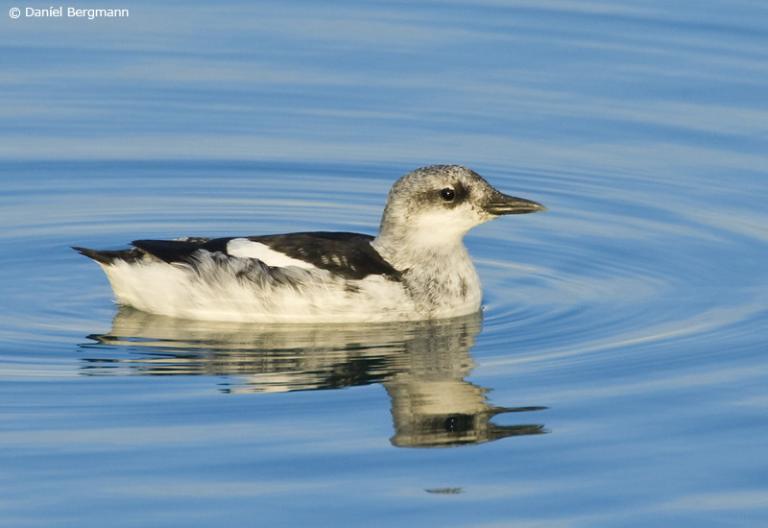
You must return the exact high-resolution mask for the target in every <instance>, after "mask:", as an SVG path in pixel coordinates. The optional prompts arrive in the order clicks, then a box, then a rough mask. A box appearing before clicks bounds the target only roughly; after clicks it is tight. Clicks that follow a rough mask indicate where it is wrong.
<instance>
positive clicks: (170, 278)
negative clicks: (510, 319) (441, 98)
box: [72, 165, 546, 323]
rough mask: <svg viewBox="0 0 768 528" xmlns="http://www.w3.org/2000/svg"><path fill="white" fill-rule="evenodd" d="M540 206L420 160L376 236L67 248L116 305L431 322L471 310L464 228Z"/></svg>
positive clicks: (222, 316)
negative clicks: (90, 266) (96, 269)
mask: <svg viewBox="0 0 768 528" xmlns="http://www.w3.org/2000/svg"><path fill="white" fill-rule="evenodd" d="M545 209H546V208H545V207H544V206H543V205H542V204H540V203H538V202H535V201H533V200H528V199H525V198H519V197H515V196H510V195H507V194H504V193H502V192H500V191H498V190H497V189H495V188H494V187H493V186H491V184H489V183H488V182H487V181H486V180H485V179H484V178H483V177H482V176H480V175H479V174H478V173H476V172H475V171H473V170H471V169H468V168H466V167H463V166H460V165H430V166H426V167H422V168H419V169H416V170H414V171H412V172H409V173H408V174H406V175H404V176H402V177H401V178H400V179H398V180H397V181H396V182H395V183H394V185H393V186H392V188H391V189H390V191H389V195H388V198H387V202H386V205H385V207H384V212H383V214H382V217H381V223H380V226H379V232H378V234H377V235H376V236H372V235H368V234H361V233H349V232H327V231H315V232H312V231H310V232H297V233H287V234H271V235H257V236H234V237H223V238H205V237H186V238H178V239H175V240H134V241H133V242H132V243H131V247H130V248H127V249H122V250H116V251H115V250H94V249H89V248H86V247H79V246H73V247H72V248H73V249H75V250H76V251H78V252H80V253H82V254H83V255H85V256H87V257H90V258H91V259H93V260H95V261H96V262H97V263H98V264H99V265H100V266H101V268H102V270H103V271H104V272H105V274H106V276H107V278H108V280H109V282H110V285H111V286H112V290H113V292H114V295H115V300H116V302H117V303H118V304H120V305H127V306H131V307H133V308H136V309H138V310H141V311H145V312H149V313H154V314H159V315H165V316H170V317H177V318H182V319H194V320H209V321H235V322H258V323H335V322H341V323H349V322H357V323H375V322H389V321H418V320H431V319H443V318H450V317H458V316H462V315H467V314H471V313H474V312H477V311H479V310H480V309H481V302H482V288H481V284H480V279H479V277H478V274H477V271H476V269H475V266H474V264H473V262H472V259H471V257H470V256H469V253H468V251H467V249H466V247H465V246H464V242H463V239H464V235H465V234H466V233H467V232H468V231H469V230H470V229H472V228H473V227H475V226H477V225H480V224H483V223H485V222H487V221H489V220H493V219H495V218H498V217H500V216H503V215H512V214H524V213H534V212H538V211H543V210H545Z"/></svg>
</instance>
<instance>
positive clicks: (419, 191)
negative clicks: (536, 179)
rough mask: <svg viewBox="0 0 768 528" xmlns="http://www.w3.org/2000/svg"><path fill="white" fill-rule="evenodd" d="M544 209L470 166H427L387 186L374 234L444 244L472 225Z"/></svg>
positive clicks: (453, 240)
mask: <svg viewBox="0 0 768 528" xmlns="http://www.w3.org/2000/svg"><path fill="white" fill-rule="evenodd" d="M544 209H545V207H544V206H543V205H541V204H539V203H537V202H534V201H531V200H526V199H524V198H517V197H515V196H509V195H506V194H504V193H502V192H499V191H498V190H496V189H495V188H493V187H492V186H491V185H490V184H489V183H488V182H487V181H485V179H484V178H483V177H482V176H480V175H479V174H477V173H476V172H475V171H473V170H470V169H467V168H465V167H462V166H459V165H431V166H429V167H423V168H421V169H417V170H415V171H413V172H410V173H408V174H406V175H405V176H403V177H402V178H400V179H399V180H398V181H397V182H395V184H394V185H393V186H392V189H391V190H390V192H389V198H388V200H387V206H386V208H385V209H384V215H383V217H382V220H381V230H380V235H379V238H380V239H381V238H392V239H394V238H400V239H402V240H401V241H402V242H403V243H408V244H421V245H424V246H426V247H429V246H431V245H448V246H450V245H451V244H452V243H454V242H458V241H460V240H461V239H462V238H463V236H464V235H465V234H466V232H467V231H469V230H470V229H472V228H473V227H475V226H477V225H480V224H482V223H484V222H487V221H489V220H493V219H494V218H498V217H499V216H501V215H508V214H524V213H535V212H537V211H543V210H544Z"/></svg>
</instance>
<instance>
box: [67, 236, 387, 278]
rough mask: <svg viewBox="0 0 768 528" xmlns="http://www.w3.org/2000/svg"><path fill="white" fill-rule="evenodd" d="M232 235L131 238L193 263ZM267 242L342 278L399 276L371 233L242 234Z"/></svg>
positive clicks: (91, 253)
mask: <svg viewBox="0 0 768 528" xmlns="http://www.w3.org/2000/svg"><path fill="white" fill-rule="evenodd" d="M234 238H239V237H228V238H213V239H209V238H187V239H184V240H134V241H133V242H132V243H131V244H132V245H133V246H134V248H138V249H139V250H141V252H145V253H149V254H150V255H152V256H154V257H156V258H158V259H160V260H163V261H165V262H168V263H174V262H183V263H187V264H192V265H194V264H195V259H194V254H195V253H196V252H197V251H199V250H205V251H209V252H211V253H222V254H225V255H229V253H228V252H227V244H228V243H229V242H230V241H231V240H233V239H234ZM243 238H247V239H248V240H250V241H252V242H258V243H260V244H264V245H265V246H268V247H269V248H270V249H272V250H273V251H277V252H279V253H283V254H284V255H286V256H288V257H291V258H294V259H298V260H303V261H305V262H308V263H310V264H312V265H313V266H315V267H316V268H319V269H324V270H328V271H330V272H332V273H335V274H337V275H340V276H342V277H344V278H345V279H363V278H365V277H367V276H368V275H384V276H386V277H387V278H389V279H393V280H399V279H400V271H398V270H397V269H395V268H394V267H393V266H392V265H391V264H389V263H388V262H387V261H386V260H384V259H383V258H382V256H381V255H379V254H378V253H377V252H376V250H375V249H373V246H371V241H372V240H373V237H372V236H370V235H363V234H359V233H336V232H322V231H320V232H309V233H288V234H285V235H264V236H252V237H243ZM75 249H77V250H78V251H80V252H81V253H83V254H84V255H86V256H88V257H91V258H92V259H94V260H97V261H99V262H102V263H105V264H109V263H111V262H113V261H114V260H115V259H117V258H120V259H123V260H131V261H134V260H138V258H140V256H141V253H140V252H138V251H137V250H136V249H130V250H124V251H95V250H92V249H87V248H75Z"/></svg>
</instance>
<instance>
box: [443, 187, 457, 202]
mask: <svg viewBox="0 0 768 528" xmlns="http://www.w3.org/2000/svg"><path fill="white" fill-rule="evenodd" d="M455 197H456V191H454V190H453V189H451V188H450V187H446V188H445V189H443V190H441V191H440V198H442V199H443V200H445V201H446V202H451V201H453V199H454V198H455Z"/></svg>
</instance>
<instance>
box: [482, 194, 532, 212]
mask: <svg viewBox="0 0 768 528" xmlns="http://www.w3.org/2000/svg"><path fill="white" fill-rule="evenodd" d="M483 209H485V211H486V212H488V213H490V214H493V215H507V214H526V213H537V212H539V211H546V210H547V208H546V207H544V206H543V205H541V204H540V203H538V202H534V201H533V200H526V199H525V198H518V197H516V196H509V195H506V194H504V193H500V192H499V191H495V192H494V193H493V194H492V195H491V197H490V198H489V199H488V201H486V202H485V203H484V204H483Z"/></svg>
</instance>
